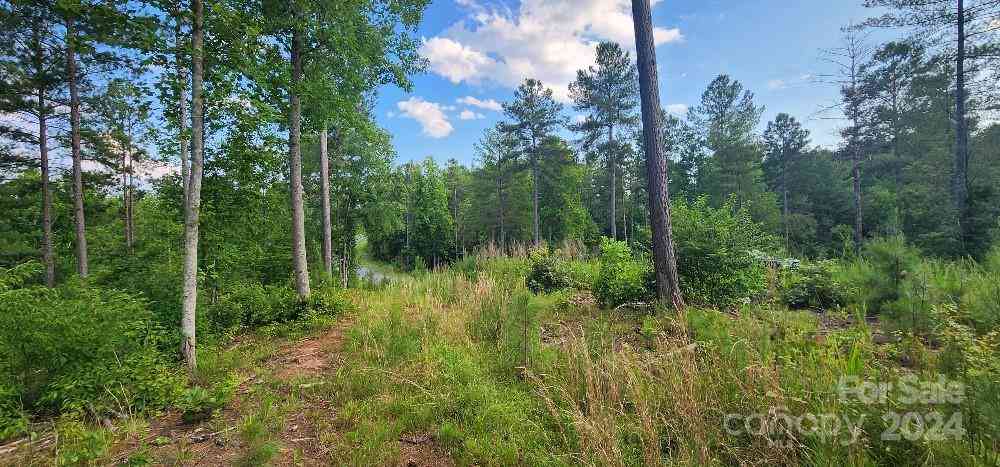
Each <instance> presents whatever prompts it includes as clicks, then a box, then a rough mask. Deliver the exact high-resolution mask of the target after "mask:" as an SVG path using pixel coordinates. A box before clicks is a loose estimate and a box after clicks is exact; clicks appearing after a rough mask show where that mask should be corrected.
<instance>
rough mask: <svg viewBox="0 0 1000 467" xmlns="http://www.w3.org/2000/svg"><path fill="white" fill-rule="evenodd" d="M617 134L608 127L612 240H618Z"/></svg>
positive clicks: (609, 206) (612, 128)
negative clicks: (615, 145)
mask: <svg viewBox="0 0 1000 467" xmlns="http://www.w3.org/2000/svg"><path fill="white" fill-rule="evenodd" d="M614 143H615V134H614V127H612V126H608V179H609V180H610V185H609V186H610V188H609V189H610V190H611V196H610V202H609V203H608V209H609V210H610V211H609V216H608V219H610V220H611V225H610V226H609V227H610V231H611V238H613V239H615V240H617V239H618V225H617V224H618V213H617V211H616V210H617V207H618V206H617V204H618V186H617V185H618V181H617V180H615V148H614Z"/></svg>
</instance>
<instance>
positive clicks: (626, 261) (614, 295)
mask: <svg viewBox="0 0 1000 467" xmlns="http://www.w3.org/2000/svg"><path fill="white" fill-rule="evenodd" d="M600 262H601V268H600V271H599V272H598V273H597V280H596V281H595V282H594V287H593V292H594V296H595V297H596V298H597V301H598V302H599V303H600V304H602V305H604V306H608V307H616V306H619V305H622V304H626V303H635V302H644V301H648V300H649V299H650V298H651V297H652V287H651V281H652V280H653V274H652V272H653V271H652V263H651V262H650V260H649V259H648V258H642V257H639V258H636V257H635V256H633V254H632V250H631V249H630V248H629V246H628V244H627V243H625V242H619V241H615V240H612V239H609V238H603V239H601V258H600Z"/></svg>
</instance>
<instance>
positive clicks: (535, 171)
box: [531, 137, 542, 246]
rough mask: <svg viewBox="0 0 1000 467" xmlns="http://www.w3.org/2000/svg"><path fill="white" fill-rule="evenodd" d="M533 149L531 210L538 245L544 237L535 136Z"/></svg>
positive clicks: (535, 242)
mask: <svg viewBox="0 0 1000 467" xmlns="http://www.w3.org/2000/svg"><path fill="white" fill-rule="evenodd" d="M531 150H532V152H533V153H534V154H532V156H531V210H532V213H533V219H532V233H533V236H534V245H535V246H538V245H539V244H541V240H542V239H541V235H540V232H539V230H538V154H537V152H538V146H537V145H536V143H535V139H534V137H532V139H531Z"/></svg>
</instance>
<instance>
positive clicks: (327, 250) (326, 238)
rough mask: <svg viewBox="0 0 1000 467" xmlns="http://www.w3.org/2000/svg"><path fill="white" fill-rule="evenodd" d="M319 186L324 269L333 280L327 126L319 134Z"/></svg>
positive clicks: (324, 125)
mask: <svg viewBox="0 0 1000 467" xmlns="http://www.w3.org/2000/svg"><path fill="white" fill-rule="evenodd" d="M319 178H320V181H319V186H320V198H321V199H322V203H321V204H322V209H323V268H324V270H325V271H326V275H327V278H328V279H333V221H331V220H330V155H329V154H328V153H327V141H326V124H325V123H324V124H323V129H322V130H320V133H319Z"/></svg>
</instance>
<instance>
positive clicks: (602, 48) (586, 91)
mask: <svg viewBox="0 0 1000 467" xmlns="http://www.w3.org/2000/svg"><path fill="white" fill-rule="evenodd" d="M569 91H570V96H571V97H572V98H573V102H574V108H575V109H576V110H577V111H582V112H587V115H586V116H585V120H584V121H583V122H580V123H579V124H576V125H573V126H572V129H573V130H575V131H579V132H581V133H583V138H582V141H581V143H582V146H583V147H585V148H589V147H592V146H594V145H595V144H596V143H597V141H598V140H599V139H600V138H601V137H602V136H604V135H606V136H607V140H606V141H605V143H604V144H603V145H601V147H600V148H598V152H600V153H603V155H604V160H605V166H606V167H607V173H608V180H609V181H608V190H609V192H610V194H609V196H608V230H609V232H610V233H611V237H612V238H618V233H617V228H616V226H617V223H618V222H617V221H618V217H617V214H616V211H615V208H616V206H617V204H618V197H617V195H616V188H617V186H618V182H617V181H616V175H617V173H618V171H619V163H620V162H619V159H620V158H621V153H622V152H624V151H623V148H622V146H623V145H622V144H620V143H618V141H617V140H616V139H615V130H617V129H621V128H627V127H630V126H632V125H635V124H636V122H637V121H638V115H636V111H637V108H638V106H639V82H638V78H637V77H636V69H635V64H633V63H632V60H631V57H629V53H628V52H626V51H624V50H622V48H621V47H620V46H619V45H618V44H615V43H613V42H602V43H600V44H598V45H597V60H596V64H595V65H592V66H590V67H589V68H588V69H586V70H579V71H577V72H576V81H574V82H572V83H570V85H569Z"/></svg>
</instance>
